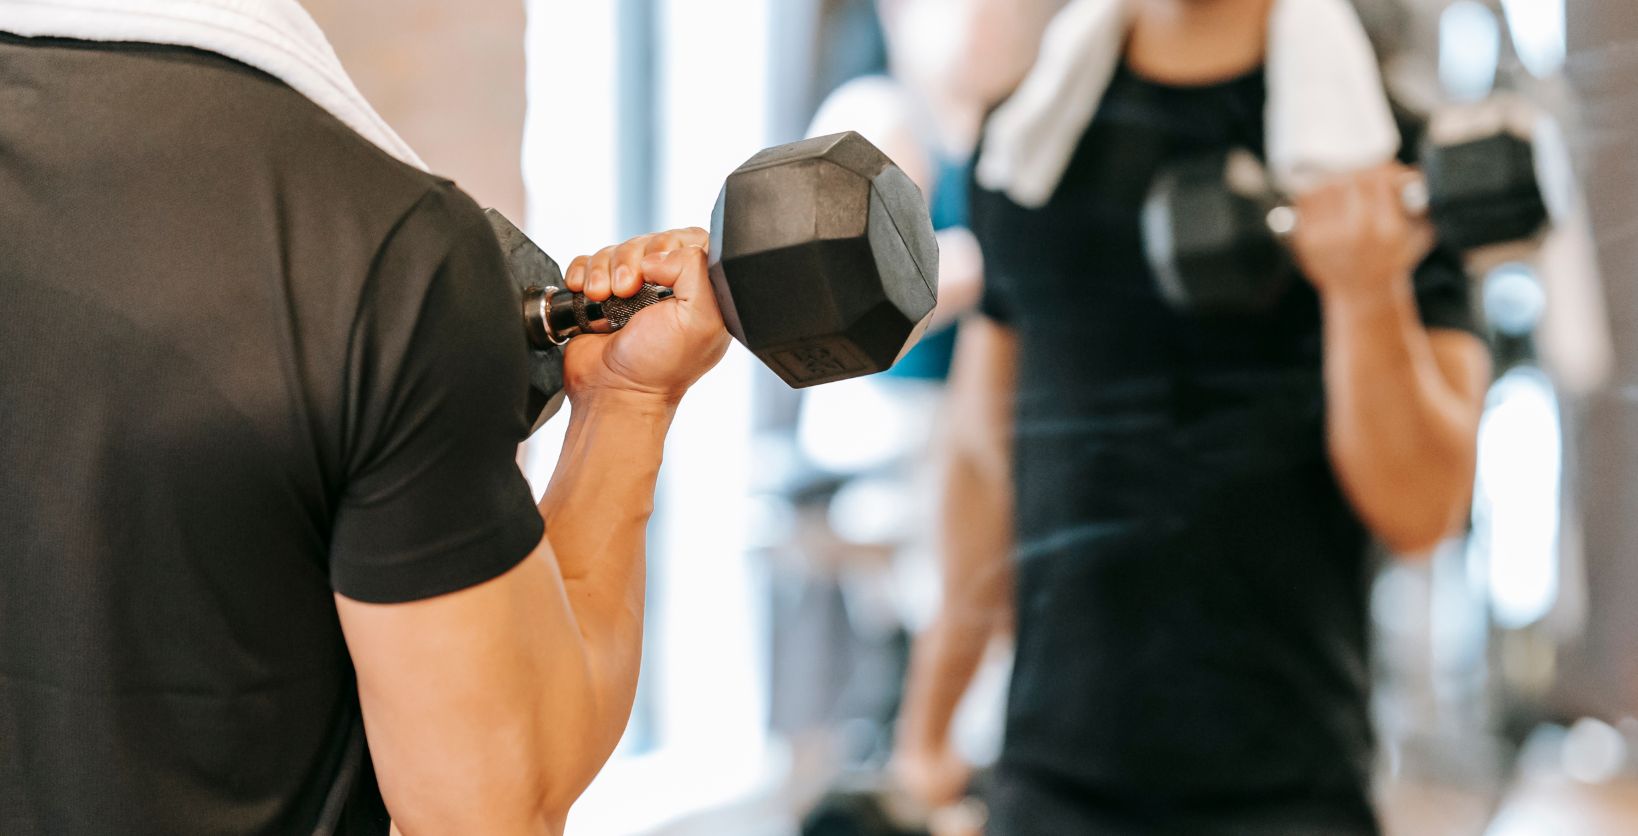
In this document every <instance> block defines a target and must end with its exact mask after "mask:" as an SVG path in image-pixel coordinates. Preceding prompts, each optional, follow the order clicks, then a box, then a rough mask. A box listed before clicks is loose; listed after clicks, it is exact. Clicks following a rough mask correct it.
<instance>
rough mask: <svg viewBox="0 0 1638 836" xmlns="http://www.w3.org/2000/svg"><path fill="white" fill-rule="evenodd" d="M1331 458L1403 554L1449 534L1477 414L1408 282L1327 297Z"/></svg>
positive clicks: (1368, 517) (1351, 492)
mask: <svg viewBox="0 0 1638 836" xmlns="http://www.w3.org/2000/svg"><path fill="white" fill-rule="evenodd" d="M1324 329H1325V388H1326V405H1327V422H1328V426H1327V431H1328V436H1329V445H1330V452H1331V458H1332V461H1333V464H1334V466H1335V467H1336V470H1337V474H1338V477H1339V479H1340V481H1341V483H1342V486H1343V489H1344V490H1345V491H1346V492H1347V494H1348V496H1349V498H1350V500H1351V501H1352V502H1353V504H1354V506H1355V509H1356V510H1357V512H1358V513H1359V514H1360V517H1361V518H1362V519H1363V520H1364V522H1365V523H1366V525H1367V526H1368V527H1369V528H1370V529H1371V530H1372V532H1373V533H1374V534H1376V535H1377V536H1378V537H1379V538H1381V539H1382V540H1383V541H1384V542H1385V543H1386V544H1387V545H1388V546H1389V547H1390V548H1393V549H1395V550H1396V551H1400V552H1401V553H1416V552H1420V551H1424V550H1426V549H1427V548H1429V547H1431V546H1432V545H1433V544H1435V543H1436V542H1437V541H1438V540H1439V538H1441V537H1443V536H1445V535H1446V534H1448V533H1449V532H1450V530H1451V528H1452V527H1453V526H1454V525H1455V523H1456V521H1457V519H1458V518H1459V516H1460V514H1461V510H1462V509H1463V508H1464V507H1465V505H1466V501H1467V498H1468V494H1469V492H1470V490H1471V487H1472V478H1473V462H1474V443H1475V439H1474V434H1475V429H1476V421H1477V415H1476V411H1475V409H1474V407H1473V405H1472V404H1471V403H1470V399H1469V398H1468V396H1467V395H1466V394H1465V393H1464V392H1463V391H1462V390H1461V389H1459V388H1458V387H1456V386H1454V385H1453V384H1452V382H1451V381H1450V380H1449V378H1448V377H1447V376H1446V374H1445V372H1444V370H1442V369H1441V368H1440V365H1439V360H1438V358H1437V357H1436V355H1435V352H1434V350H1433V346H1432V343H1431V341H1430V338H1429V335H1428V332H1427V331H1426V330H1425V329H1424V328H1423V326H1422V325H1421V323H1420V321H1419V320H1418V318H1417V313H1416V303H1415V300H1414V298H1413V296H1412V292H1411V284H1410V281H1409V279H1408V278H1407V279H1405V280H1403V281H1400V282H1395V283H1393V284H1392V285H1390V286H1388V287H1385V288H1381V287H1379V288H1373V289H1371V290H1369V291H1363V292H1357V293H1353V294H1352V295H1349V294H1346V293H1335V294H1330V295H1328V296H1327V298H1326V299H1325V303H1324Z"/></svg>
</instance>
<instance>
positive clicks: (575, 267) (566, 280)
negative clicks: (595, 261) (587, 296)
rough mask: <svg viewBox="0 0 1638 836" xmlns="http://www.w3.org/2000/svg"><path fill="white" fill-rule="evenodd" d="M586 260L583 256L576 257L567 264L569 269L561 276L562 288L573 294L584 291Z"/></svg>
mask: <svg viewBox="0 0 1638 836" xmlns="http://www.w3.org/2000/svg"><path fill="white" fill-rule="evenodd" d="M588 260H589V259H587V258H586V257H585V256H583V255H577V256H575V257H574V261H571V262H569V269H568V270H567V271H566V272H564V274H563V286H564V287H565V288H568V289H569V290H571V291H573V292H575V293H579V292H581V291H582V290H585V289H586V262H587V261H588Z"/></svg>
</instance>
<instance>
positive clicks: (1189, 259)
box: [1143, 133, 1548, 314]
mask: <svg viewBox="0 0 1638 836" xmlns="http://www.w3.org/2000/svg"><path fill="white" fill-rule="evenodd" d="M1423 159H1424V161H1425V162H1424V163H1423V165H1422V170H1421V174H1422V177H1421V178H1420V179H1419V180H1418V181H1417V182H1416V183H1413V184H1412V185H1411V186H1410V187H1408V188H1407V189H1406V190H1405V195H1404V203H1405V209H1406V211H1407V212H1408V213H1410V214H1411V215H1414V216H1423V215H1425V216H1427V217H1428V218H1429V220H1431V221H1432V222H1433V225H1434V228H1435V229H1436V230H1437V231H1438V234H1439V238H1440V240H1441V241H1443V242H1444V243H1446V244H1448V245H1450V246H1453V247H1457V248H1459V249H1472V248H1475V247H1480V246H1485V245H1488V244H1496V243H1501V242H1503V241H1514V240H1520V239H1525V238H1529V237H1531V236H1533V235H1535V234H1536V233H1538V232H1540V231H1541V230H1542V228H1543V227H1544V226H1545V225H1546V224H1547V221H1548V211H1547V205H1546V202H1545V201H1544V200H1543V198H1542V191H1541V187H1540V185H1539V184H1538V182H1537V180H1536V169H1535V159H1534V152H1533V148H1532V145H1531V143H1530V141H1529V140H1526V139H1523V138H1520V137H1518V136H1514V135H1513V134H1510V133H1499V134H1494V135H1491V136H1486V137H1484V138H1482V139H1476V140H1471V141H1468V142H1462V143H1456V144H1451V145H1444V146H1437V147H1432V148H1430V149H1429V150H1428V151H1427V152H1425V153H1424V154H1423ZM1299 222H1300V218H1298V216H1297V212H1296V210H1295V209H1294V208H1293V207H1292V206H1291V203H1290V201H1289V200H1288V199H1287V198H1286V197H1285V196H1284V195H1281V194H1279V193H1278V192H1277V191H1275V190H1274V188H1273V186H1272V185H1271V184H1270V183H1269V181H1268V177H1267V174H1266V173H1265V172H1263V170H1262V168H1261V165H1260V164H1259V163H1257V161H1256V159H1255V158H1254V157H1252V156H1251V154H1250V153H1249V152H1246V151H1242V150H1236V151H1229V152H1226V153H1219V154H1212V155H1208V156H1204V157H1198V158H1193V159H1188V160H1184V161H1182V162H1180V163H1178V164H1176V165H1173V166H1170V167H1168V168H1166V169H1164V170H1162V171H1161V172H1160V174H1159V175H1158V176H1157V177H1156V179H1155V182H1154V184H1153V186H1152V187H1151V189H1150V192H1149V197H1148V200H1147V202H1146V203H1145V204H1144V208H1143V245H1144V251H1145V254H1146V255H1147V257H1148V261H1149V267H1150V269H1151V270H1152V271H1153V272H1154V276H1155V282H1156V283H1157V284H1158V285H1159V287H1160V290H1161V295H1162V296H1164V297H1165V299H1166V301H1167V302H1169V303H1170V304H1171V305H1172V307H1174V308H1176V309H1178V310H1180V311H1183V312H1187V313H1195V314H1244V313H1255V312H1258V311H1262V310H1266V309H1268V308H1269V307H1270V306H1272V305H1273V304H1274V303H1275V302H1277V301H1278V300H1279V299H1280V298H1281V297H1282V296H1284V294H1285V291H1286V289H1287V288H1288V287H1289V286H1290V285H1291V282H1292V280H1293V279H1294V277H1295V276H1296V270H1295V267H1294V266H1293V265H1292V264H1291V261H1290V257H1289V254H1288V253H1287V251H1286V249H1285V247H1284V243H1285V241H1286V240H1287V239H1288V238H1289V237H1290V235H1291V233H1292V232H1293V231H1294V230H1295V229H1296V225H1297V224H1298V223H1299Z"/></svg>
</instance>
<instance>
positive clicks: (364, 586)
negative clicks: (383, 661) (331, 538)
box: [330, 508, 545, 604]
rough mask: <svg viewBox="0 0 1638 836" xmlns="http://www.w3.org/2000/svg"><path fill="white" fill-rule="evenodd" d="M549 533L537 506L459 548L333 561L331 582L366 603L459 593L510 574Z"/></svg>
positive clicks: (350, 596) (464, 542)
mask: <svg viewBox="0 0 1638 836" xmlns="http://www.w3.org/2000/svg"><path fill="white" fill-rule="evenodd" d="M544 533H545V524H544V522H543V521H542V520H541V518H540V515H539V514H538V513H536V512H534V510H533V508H531V509H530V512H529V513H528V514H526V515H523V514H520V515H516V516H513V517H511V518H509V519H506V520H502V521H500V522H498V523H496V524H495V525H493V526H490V527H489V528H487V529H484V530H482V531H480V532H477V533H476V534H474V535H473V536H470V537H468V538H464V539H463V540H462V541H461V542H460V543H459V544H458V545H455V546H440V547H439V548H438V549H437V550H436V551H435V552H434V551H432V550H428V553H427V554H424V555H421V556H416V557H408V558H403V559H399V560H395V561H394V562H393V563H392V564H391V565H389V566H369V565H363V564H359V563H356V562H351V561H348V560H345V559H342V558H339V557H336V558H333V559H332V560H331V562H330V586H331V588H332V589H333V590H335V592H337V593H339V594H340V595H342V596H344V597H347V598H350V599H352V600H354V601H359V602H361V603H365V604H403V603H408V602H411V601H421V600H425V599H427V598H435V597H437V596H439V595H447V594H449V593H451V592H459V591H461V590H463V589H468V588H471V587H474V586H477V585H479V584H481V583H485V582H487V581H491V580H494V579H495V578H498V577H500V576H501V575H504V574H506V573H507V572H510V571H511V570H512V569H514V568H515V567H517V565H518V564H520V563H522V562H523V561H524V559H525V558H527V557H528V556H529V555H530V554H531V553H533V552H534V549H535V547H536V546H537V545H539V544H540V539H541V536H542V535H543V534H544Z"/></svg>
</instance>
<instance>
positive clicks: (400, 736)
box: [337, 230, 727, 836]
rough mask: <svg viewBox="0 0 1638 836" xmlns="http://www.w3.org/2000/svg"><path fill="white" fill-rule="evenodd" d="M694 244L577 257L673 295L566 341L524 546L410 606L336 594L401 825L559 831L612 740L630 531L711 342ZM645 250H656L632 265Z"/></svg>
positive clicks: (687, 239) (622, 665) (662, 239)
mask: <svg viewBox="0 0 1638 836" xmlns="http://www.w3.org/2000/svg"><path fill="white" fill-rule="evenodd" d="M703 243H704V233H703V232H700V231H698V230H688V231H683V232H679V233H673V234H668V235H664V236H648V237H645V238H643V239H638V240H637V241H634V242H631V243H630V244H628V245H626V246H625V247H623V248H622V249H621V250H620V252H619V253H618V254H617V253H614V252H611V251H605V252H604V253H602V254H600V259H594V260H593V262H592V263H594V264H603V265H605V267H604V269H603V275H604V276H605V278H604V279H603V281H604V282H605V284H604V286H603V289H602V290H601V291H600V294H601V295H603V296H606V295H607V292H608V291H607V284H606V282H607V279H606V275H607V270H606V263H607V261H608V260H609V258H610V256H611V255H619V256H621V257H623V258H624V259H625V261H626V262H628V263H629V264H631V265H632V266H635V267H638V270H637V271H636V278H637V280H639V281H642V280H646V281H650V282H655V283H659V284H665V285H670V286H674V288H675V290H676V294H677V299H678V301H676V302H670V303H666V304H664V305H661V306H659V307H657V308H655V309H653V310H650V311H645V312H643V314H642V315H640V316H638V317H636V318H634V319H633V320H632V323H631V324H630V325H629V326H628V327H627V328H626V329H625V330H622V331H620V332H619V333H617V334H615V335H613V336H610V337H582V338H580V339H577V340H575V341H574V342H573V343H571V344H570V346H569V348H568V352H567V355H566V359H565V378H566V383H567V390H568V393H569V398H570V401H571V404H572V407H573V408H572V411H571V417H570V425H569V427H568V431H567V435H566V438H565V442H564V450H563V454H562V456H561V458H560V460H559V465H558V468H557V471H556V473H555V474H554V476H553V479H552V482H551V485H550V487H549V488H548V489H547V492H546V495H545V497H544V498H543V500H542V501H541V503H540V506H539V512H540V515H541V516H542V517H544V518H545V521H546V536H545V539H544V540H542V541H541V542H540V544H539V546H538V547H537V548H536V549H535V550H534V552H533V553H532V554H530V555H529V556H528V557H527V558H526V559H525V560H523V562H522V563H521V564H519V565H517V566H516V567H515V568H512V569H511V570H510V571H508V572H506V573H505V574H503V575H501V576H499V577H496V578H494V579H492V580H489V581H487V582H484V583H480V584H478V585H475V586H471V587H468V588H465V589H462V590H460V591H456V592H452V593H448V594H444V595H439V596H436V597H431V598H427V599H425V600H417V601H410V602H406V603H390V604H372V603H365V602H362V601H359V600H355V599H352V598H349V597H348V596H347V595H345V594H344V593H343V594H338V596H337V604H338V609H339V611H340V614H341V621H342V627H343V629H344V631H345V633H346V636H347V642H348V647H349V649H350V651H351V653H352V656H353V661H354V665H355V667H356V668H357V671H358V679H359V694H360V697H361V701H362V704H363V708H364V717H365V726H366V729H367V732H368V736H369V743H370V750H371V753H372V756H373V757H374V761H375V765H376V771H377V774H378V777H379V779H380V782H381V787H382V791H383V794H384V796H385V798H386V800H387V804H388V808H389V810H390V812H391V813H392V815H393V818H394V821H395V824H396V826H397V827H398V828H399V829H400V830H401V831H402V832H403V833H405V834H410V836H414V834H418V833H480V832H481V833H492V834H513V833H516V834H539V833H558V832H561V829H562V827H563V823H564V820H565V818H566V816H567V812H568V809H569V806H570V805H571V804H572V803H573V801H574V799H575V798H576V797H578V796H579V794H580V793H581V791H582V790H584V788H585V787H586V785H587V784H588V783H590V781H591V779H592V777H593V776H594V775H595V774H596V772H597V771H598V770H599V769H600V768H601V766H602V764H603V763H604V761H605V760H606V759H607V758H608V756H609V754H610V753H611V752H612V751H613V749H614V747H615V745H616V743H617V742H618V740H619V738H620V735H621V732H622V730H623V729H624V727H625V724H626V720H627V717H628V714H629V712H630V708H631V702H632V698H633V695H634V693H635V689H636V680H637V671H638V665H639V658H640V653H641V644H642V631H643V588H644V574H645V573H644V545H645V544H644V532H645V529H646V526H647V521H648V517H649V514H650V512H651V509H652V504H653V492H654V485H655V480H656V477H657V474H658V471H659V466H660V457H661V451H662V447H663V443H664V438H665V433H666V430H667V429H668V427H669V426H670V422H671V418H672V415H673V413H674V410H675V408H676V405H677V402H678V401H679V400H680V398H681V396H682V393H683V392H684V391H685V390H686V389H687V388H688V386H690V385H691V384H692V383H693V382H694V381H695V380H696V379H697V378H698V377H699V376H700V375H701V374H703V373H704V372H705V371H706V370H707V369H709V368H710V367H711V366H712V365H714V364H715V363H716V361H717V360H718V359H720V358H721V356H722V354H723V351H724V350H725V349H726V344H727V343H726V341H727V335H726V331H725V330H724V328H723V326H722V321H721V317H720V314H719V313H718V311H717V308H716V304H715V300H714V299H713V297H712V296H711V291H710V287H709V278H708V276H707V275H706V256H705V253H704V250H703V249H702V248H701V247H700V246H699V245H701V244H703ZM489 246H490V247H491V248H493V244H492V243H491V244H490V245H489ZM645 251H664V252H668V253H669V255H664V256H658V255H657V256H656V257H655V258H653V259H651V260H648V261H646V262H643V261H641V256H642V254H643V253H644V252H645ZM587 263H588V262H587V261H585V260H577V261H576V262H575V265H574V266H572V267H571V271H570V273H571V276H570V277H566V278H568V280H569V284H571V286H575V287H580V286H583V285H584V284H585V277H584V272H585V266H586V264H587ZM577 270H578V271H579V272H578V273H577ZM491 280H493V279H491ZM587 289H588V291H591V290H592V289H591V288H587ZM631 290H632V291H634V290H635V288H634V287H633V288H631ZM508 312H509V315H513V316H515V315H516V314H515V312H513V311H510V310H509V311H508ZM472 325H473V326H475V327H482V326H483V324H482V323H472ZM487 327H489V328H494V329H499V330H502V331H506V330H507V328H508V326H507V325H506V324H502V323H488V324H487ZM519 348H520V346H513V350H514V351H517V353H518V355H519V356H521V354H522V352H521V350H518V349H519ZM519 362H521V361H519ZM522 391H523V390H522V389H521V388H519V389H518V390H517V395H518V396H519V397H521V393H522ZM463 406H465V405H464V404H463ZM484 406H486V405H485V404H474V405H471V407H470V408H473V409H478V408H484Z"/></svg>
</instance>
